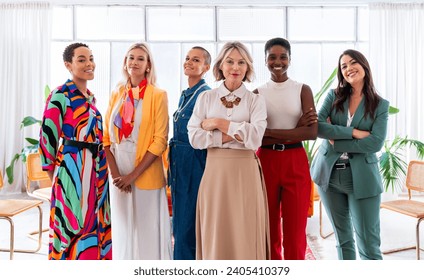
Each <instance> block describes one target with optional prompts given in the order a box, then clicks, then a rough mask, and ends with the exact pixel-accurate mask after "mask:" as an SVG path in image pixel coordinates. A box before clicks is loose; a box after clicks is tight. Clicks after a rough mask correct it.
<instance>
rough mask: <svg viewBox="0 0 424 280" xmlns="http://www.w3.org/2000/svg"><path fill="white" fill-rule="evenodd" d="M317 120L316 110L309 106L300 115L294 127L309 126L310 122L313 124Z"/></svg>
mask: <svg viewBox="0 0 424 280" xmlns="http://www.w3.org/2000/svg"><path fill="white" fill-rule="evenodd" d="M317 121H318V114H317V112H316V111H315V110H314V109H313V108H310V109H309V111H308V112H306V113H305V114H303V115H302V116H301V117H300V119H299V121H298V122H297V125H296V127H302V126H310V125H311V124H314V123H316V122H317Z"/></svg>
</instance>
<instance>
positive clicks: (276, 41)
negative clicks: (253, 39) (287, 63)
mask: <svg viewBox="0 0 424 280" xmlns="http://www.w3.org/2000/svg"><path fill="white" fill-rule="evenodd" d="M273 46H282V47H283V48H285V49H286V50H287V52H288V53H289V55H291V46H290V43H289V41H287V40H286V39H284V38H280V37H276V38H272V39H269V40H268V41H267V42H266V43H265V47H264V51H265V56H266V52H267V51H269V49H270V48H272V47H273Z"/></svg>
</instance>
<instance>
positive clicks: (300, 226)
mask: <svg viewBox="0 0 424 280" xmlns="http://www.w3.org/2000/svg"><path fill="white" fill-rule="evenodd" d="M257 155H258V157H259V158H260V161H261V165H262V169H263V174H264V178H265V183H266V189H267V195H268V208H269V225H270V235H271V259H273V260H281V259H282V258H283V255H282V248H284V259H286V260H304V259H305V251H306V223H307V219H308V208H309V200H310V194H311V175H310V172H309V163H308V158H307V156H306V152H305V150H304V148H303V147H300V148H293V149H287V150H284V151H274V150H271V149H265V148H259V150H258V152H257ZM281 218H282V219H281ZM281 220H282V222H281ZM283 236H284V238H283Z"/></svg>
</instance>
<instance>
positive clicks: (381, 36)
mask: <svg viewBox="0 0 424 280" xmlns="http://www.w3.org/2000/svg"><path fill="white" fill-rule="evenodd" d="M369 15H370V18H369V24H370V36H369V37H370V39H369V46H370V63H371V67H372V69H373V76H374V80H375V81H376V87H377V89H378V90H379V91H380V93H381V94H382V95H383V96H384V97H386V98H387V99H388V100H389V101H390V102H391V105H392V106H395V107H397V108H399V109H400V112H399V113H398V114H396V115H391V116H390V117H389V124H390V129H389V135H388V137H389V139H393V137H394V136H395V135H396V134H398V135H400V136H408V137H410V138H413V139H417V140H421V141H424V125H423V124H422V123H423V122H424V4H422V3H421V4H370V6H369Z"/></svg>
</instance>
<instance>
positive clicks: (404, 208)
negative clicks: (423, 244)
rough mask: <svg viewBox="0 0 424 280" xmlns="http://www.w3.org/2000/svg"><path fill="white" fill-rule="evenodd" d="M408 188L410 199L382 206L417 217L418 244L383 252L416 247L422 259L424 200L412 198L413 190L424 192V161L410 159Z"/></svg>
mask: <svg viewBox="0 0 424 280" xmlns="http://www.w3.org/2000/svg"><path fill="white" fill-rule="evenodd" d="M406 188H407V189H408V199H397V200H392V201H387V202H382V203H381V208H383V209H387V210H390V211H394V212H396V213H399V214H403V215H407V216H410V217H413V218H415V219H417V224H416V229H415V234H416V245H415V246H412V247H404V248H398V249H392V250H388V251H385V252H383V253H384V254H390V253H394V252H399V251H403V250H410V249H416V251H417V260H419V259H420V223H421V221H422V220H423V219H424V202H422V201H417V200H413V199H412V191H418V192H424V161H416V160H413V161H410V163H409V165H408V172H407V175H406Z"/></svg>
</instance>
